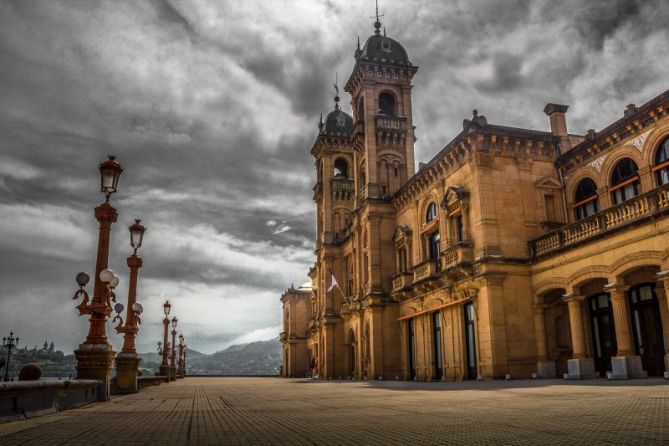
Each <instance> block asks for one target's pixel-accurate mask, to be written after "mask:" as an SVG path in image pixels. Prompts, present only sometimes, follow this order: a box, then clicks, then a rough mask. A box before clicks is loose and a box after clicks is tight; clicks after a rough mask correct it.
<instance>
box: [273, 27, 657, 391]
mask: <svg viewBox="0 0 669 446" xmlns="http://www.w3.org/2000/svg"><path fill="white" fill-rule="evenodd" d="M380 27H381V24H380V23H379V22H378V21H377V22H376V23H375V28H376V30H375V32H374V35H372V36H371V37H369V38H368V39H367V42H366V43H365V44H364V46H363V47H362V48H360V45H358V48H357V49H356V51H355V65H354V67H353V70H352V73H351V75H350V77H349V79H348V81H347V83H346V85H345V90H346V92H347V93H348V94H349V95H350V97H351V107H352V110H353V116H349V115H348V114H347V113H345V112H344V111H342V110H341V109H340V107H339V100H340V99H339V97H336V98H335V107H334V110H333V111H332V112H330V113H329V114H328V115H327V117H326V119H325V121H323V120H322V119H321V122H320V124H319V132H318V135H317V137H316V141H315V143H314V145H313V147H312V149H311V154H312V155H313V156H314V158H315V167H316V171H317V180H316V185H315V186H314V201H315V202H316V207H317V237H318V238H317V240H316V262H315V266H314V268H313V269H312V270H311V271H310V277H311V279H312V287H313V290H312V291H313V292H312V293H311V294H310V297H309V298H308V299H309V301H310V305H309V308H308V310H309V311H308V312H304V313H301V314H304V315H305V316H304V317H305V319H304V320H303V321H301V322H300V324H302V323H303V324H304V326H305V327H306V333H305V336H306V339H305V348H306V349H307V353H306V355H307V356H309V357H311V356H315V357H316V358H317V364H318V373H319V376H321V377H325V378H330V377H331V378H337V377H357V378H383V379H417V380H441V379H449V380H460V379H476V378H478V377H484V378H499V377H505V376H506V375H507V374H508V375H511V376H512V377H530V376H532V375H533V374H535V373H536V374H537V375H538V376H540V377H553V376H565V377H569V378H587V377H594V376H595V375H596V374H598V375H599V376H605V375H606V374H607V373H611V374H612V376H613V377H614V378H631V377H638V376H645V375H646V374H648V375H662V374H663V373H665V372H666V371H667V370H669V355H667V347H669V306H668V303H667V297H666V296H667V293H668V292H669V280H667V279H668V277H669V218H667V214H669V118H668V117H667V107H668V106H669V91H666V92H664V93H662V94H660V95H659V96H657V97H656V98H654V99H652V100H651V101H649V102H648V103H646V104H644V105H643V106H640V107H636V106H634V105H630V106H628V107H627V109H626V110H625V111H624V115H623V116H622V117H621V118H620V119H619V120H618V121H616V122H614V123H612V124H611V125H609V126H608V127H606V128H605V129H603V130H601V131H599V132H595V131H594V130H591V131H588V132H587V134H586V135H574V134H570V133H569V132H568V130H567V121H566V113H567V109H568V106H566V105H559V104H548V105H546V107H545V109H544V113H545V114H546V115H547V116H548V126H550V131H538V130H529V129H522V128H513V127H507V126H503V125H497V124H492V123H489V122H488V121H487V119H486V118H485V117H484V116H482V115H480V114H478V113H477V112H476V111H474V113H473V116H472V117H471V119H465V120H464V122H463V129H462V131H461V132H460V133H459V134H458V135H457V136H456V137H455V138H454V139H453V140H452V141H450V142H449V143H448V144H447V145H446V146H445V147H444V148H443V149H442V150H441V151H439V152H438V153H437V154H436V155H435V156H434V158H433V159H432V160H430V161H429V162H428V163H426V164H422V163H421V166H420V168H419V170H418V172H415V171H414V141H415V137H414V128H415V127H414V124H413V120H412V97H411V91H412V82H413V78H414V75H415V74H416V73H417V70H418V67H417V66H414V65H413V64H412V63H411V61H410V59H409V56H408V54H407V52H406V50H405V49H404V48H403V47H402V46H401V45H400V44H399V43H398V42H397V41H395V40H393V39H392V38H390V37H387V36H385V33H384V35H382V34H381V32H380ZM548 126H547V127H548ZM333 276H334V278H335V279H336V281H337V283H338V286H334V287H333V286H332V278H333ZM291 299H292V298H286V295H284V297H282V301H283V302H284V313H285V312H286V311H290V312H291V314H293V312H294V310H293V308H294V305H295V303H293V300H291ZM306 301H307V295H306V294H305V295H304V302H306ZM300 302H302V301H300ZM284 315H285V314H284ZM284 320H285V321H286V322H285V324H286V327H292V326H293V324H295V323H296V322H295V321H294V320H293V319H292V316H291V319H290V320H288V319H287V318H284ZM298 325H299V324H298ZM286 333H288V328H286ZM285 342H287V341H285ZM300 345H301V344H300ZM300 348H301V347H300ZM284 352H285V354H286V355H287V356H286V361H287V363H292V361H297V362H300V361H301V359H296V358H297V355H302V354H303V353H302V352H301V351H300V352H299V353H298V350H291V349H290V348H289V349H285V350H284ZM293 352H294V353H293ZM291 355H295V357H292V356H291Z"/></svg>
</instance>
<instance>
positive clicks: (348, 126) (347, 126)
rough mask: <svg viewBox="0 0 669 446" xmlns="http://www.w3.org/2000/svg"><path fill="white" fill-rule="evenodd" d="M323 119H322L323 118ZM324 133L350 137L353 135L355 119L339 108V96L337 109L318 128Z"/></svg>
mask: <svg viewBox="0 0 669 446" xmlns="http://www.w3.org/2000/svg"><path fill="white" fill-rule="evenodd" d="M321 119H322V118H321ZM318 127H319V128H320V130H321V132H323V133H328V134H331V135H338V134H339V135H342V136H350V135H351V134H353V118H352V117H351V115H349V114H348V113H346V112H343V111H341V109H340V108H339V94H337V96H335V108H334V110H332V111H331V112H330V113H328V115H327V116H326V117H325V123H323V122H322V121H321V123H320V124H319V126H318Z"/></svg>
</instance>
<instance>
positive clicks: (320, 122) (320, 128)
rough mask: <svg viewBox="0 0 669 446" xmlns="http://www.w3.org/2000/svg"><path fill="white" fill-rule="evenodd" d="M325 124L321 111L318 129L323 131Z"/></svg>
mask: <svg viewBox="0 0 669 446" xmlns="http://www.w3.org/2000/svg"><path fill="white" fill-rule="evenodd" d="M324 125H325V124H323V113H321V120H320V121H319V122H318V130H321V131H322V130H323V126H324Z"/></svg>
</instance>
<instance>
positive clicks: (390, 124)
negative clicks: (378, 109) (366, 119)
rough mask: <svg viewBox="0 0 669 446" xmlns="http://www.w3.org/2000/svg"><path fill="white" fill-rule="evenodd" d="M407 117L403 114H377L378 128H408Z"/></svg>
mask: <svg viewBox="0 0 669 446" xmlns="http://www.w3.org/2000/svg"><path fill="white" fill-rule="evenodd" d="M406 126H407V118H404V117H401V116H377V117H376V128H377V129H378V130H406Z"/></svg>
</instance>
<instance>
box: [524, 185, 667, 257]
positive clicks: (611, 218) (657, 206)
mask: <svg viewBox="0 0 669 446" xmlns="http://www.w3.org/2000/svg"><path fill="white" fill-rule="evenodd" d="M667 209H669V184H665V185H663V186H661V187H659V188H657V189H653V190H652V191H649V192H646V193H644V194H641V195H638V196H636V197H634V198H632V199H630V200H627V201H625V202H623V203H620V204H618V205H615V206H612V207H610V208H608V209H604V210H603V211H601V212H599V213H597V214H595V215H593V216H591V217H588V218H585V219H583V220H579V221H577V222H575V223H572V224H570V225H567V226H564V227H562V228H560V229H558V230H555V231H552V232H549V233H548V234H545V235H543V236H541V237H539V238H537V239H535V240H532V241H531V242H530V249H531V250H532V254H533V255H534V256H542V255H544V254H548V253H551V252H553V251H557V250H559V249H561V248H564V247H567V246H569V245H572V244H574V243H577V242H580V241H583V240H587V239H590V238H592V237H595V236H597V235H598V234H601V233H603V232H605V231H608V230H611V229H614V228H618V227H622V226H625V225H627V224H630V223H633V222H635V221H636V220H639V219H641V218H644V217H648V216H650V215H653V214H655V213H657V212H664V211H666V210H667Z"/></svg>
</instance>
